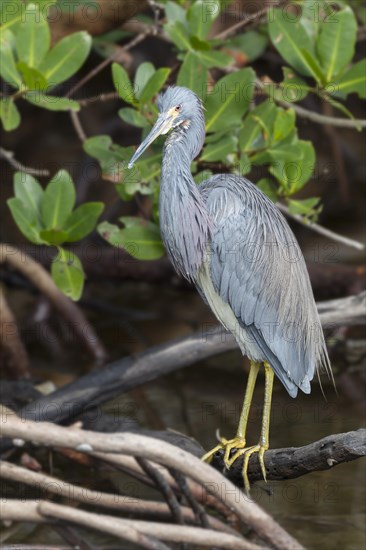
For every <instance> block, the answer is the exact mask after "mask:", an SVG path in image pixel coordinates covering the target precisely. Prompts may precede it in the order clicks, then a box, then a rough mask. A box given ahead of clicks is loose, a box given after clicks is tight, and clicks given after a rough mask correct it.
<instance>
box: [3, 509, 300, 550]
mask: <svg viewBox="0 0 366 550" xmlns="http://www.w3.org/2000/svg"><path fill="white" fill-rule="evenodd" d="M1 508H2V510H1V512H2V519H3V520H8V521H26V522H32V523H45V522H50V521H51V522H52V521H55V520H56V521H57V520H62V521H66V522H68V523H72V524H76V525H83V526H85V527H87V528H88V529H90V528H93V529H96V530H98V531H102V532H105V533H108V534H110V535H114V536H116V537H118V538H120V539H122V540H129V541H130V542H134V543H135V544H138V545H140V546H142V547H143V548H148V549H149V550H159V549H161V550H162V549H163V548H164V550H166V549H167V548H168V547H167V546H166V545H165V544H164V543H161V542H160V541H159V540H157V538H159V539H164V540H166V541H171V542H188V543H192V544H195V545H197V546H205V547H210V546H211V547H213V546H215V547H217V548H226V549H228V550H263V546H261V547H259V546H258V545H256V544H253V543H250V542H247V541H245V540H244V539H243V538H241V537H239V536H234V535H228V534H226V533H218V532H217V531H212V530H209V529H202V528H199V527H184V526H181V525H179V526H178V525H173V524H169V523H166V524H164V523H161V524H160V523H152V522H147V521H138V520H128V519H122V518H118V517H116V516H107V515H100V514H95V513H92V512H85V511H83V510H79V509H76V508H71V507H69V506H63V505H60V504H54V503H51V502H46V501H42V502H40V503H39V502H37V501H32V500H27V501H26V502H24V501H19V500H8V501H7V502H5V503H4V502H3V503H2V504H1ZM296 548H299V546H297V547H296Z"/></svg>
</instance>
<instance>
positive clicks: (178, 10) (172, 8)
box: [165, 1, 186, 24]
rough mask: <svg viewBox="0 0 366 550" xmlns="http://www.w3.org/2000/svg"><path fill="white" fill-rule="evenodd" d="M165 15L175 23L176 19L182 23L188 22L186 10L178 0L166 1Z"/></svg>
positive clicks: (169, 20) (170, 21)
mask: <svg viewBox="0 0 366 550" xmlns="http://www.w3.org/2000/svg"><path fill="white" fill-rule="evenodd" d="M165 15H166V18H167V20H168V23H175V22H176V21H180V22H181V23H184V24H186V11H185V9H183V8H182V7H181V6H179V5H178V4H177V3H176V2H170V1H169V2H166V4H165Z"/></svg>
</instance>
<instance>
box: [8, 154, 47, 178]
mask: <svg viewBox="0 0 366 550" xmlns="http://www.w3.org/2000/svg"><path fill="white" fill-rule="evenodd" d="M0 158H2V159H4V160H6V162H8V163H9V164H10V166H12V167H13V168H15V170H19V172H24V173H26V174H30V175H31V176H40V177H42V176H49V175H50V172H49V170H46V169H43V168H40V169H38V168H30V167H29V166H24V164H21V163H20V162H19V161H18V160H16V159H15V158H14V153H13V151H7V150H6V149H4V148H3V147H0Z"/></svg>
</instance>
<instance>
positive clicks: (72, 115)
mask: <svg viewBox="0 0 366 550" xmlns="http://www.w3.org/2000/svg"><path fill="white" fill-rule="evenodd" d="M70 118H71V122H72V125H73V126H74V129H75V132H76V133H77V136H78V138H79V139H80V141H81V143H84V141H86V140H87V139H88V136H87V135H86V133H85V131H84V128H83V127H82V125H81V122H80V118H79V115H78V113H76V112H75V111H70Z"/></svg>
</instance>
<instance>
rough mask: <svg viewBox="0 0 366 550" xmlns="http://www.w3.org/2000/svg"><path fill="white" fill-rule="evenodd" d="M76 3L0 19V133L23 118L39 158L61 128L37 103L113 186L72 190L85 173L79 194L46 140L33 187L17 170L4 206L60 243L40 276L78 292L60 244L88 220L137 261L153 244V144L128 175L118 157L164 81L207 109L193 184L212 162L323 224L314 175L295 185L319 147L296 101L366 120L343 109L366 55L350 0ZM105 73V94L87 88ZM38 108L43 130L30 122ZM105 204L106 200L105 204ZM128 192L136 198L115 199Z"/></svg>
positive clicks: (357, 86) (156, 159)
mask: <svg viewBox="0 0 366 550" xmlns="http://www.w3.org/2000/svg"><path fill="white" fill-rule="evenodd" d="M131 5H132V6H133V7H134V9H133V10H132V11H131V9H132V8H131ZM116 6H117V7H118V8H119V9H118V10H116ZM71 8H72V3H71V4H70V2H69V1H68V2H66V1H65V0H32V1H29V2H24V1H23V0H3V1H2V3H1V30H0V38H1V51H0V54H1V60H2V62H1V67H0V75H1V77H2V80H3V87H2V93H1V98H0V116H1V122H2V125H3V129H4V131H5V132H6V133H9V134H10V136H12V135H19V133H20V132H21V131H22V127H24V128H27V127H28V132H27V135H28V138H27V139H34V140H35V143H36V144H39V147H38V149H39V158H40V159H42V145H41V144H42V143H44V140H46V139H47V134H50V135H52V136H54V135H55V134H57V129H58V125H59V124H61V125H63V124H65V122H64V121H63V119H61V118H59V117H58V118H52V115H51V113H49V114H48V115H47V112H48V111H53V112H57V111H61V112H64V113H63V115H62V116H63V117H67V116H68V115H69V116H70V117H71V121H72V124H73V128H74V130H75V132H76V135H77V137H78V139H79V141H80V148H81V147H82V149H83V151H84V153H86V154H87V155H88V156H89V157H91V158H93V159H95V160H96V161H97V163H98V165H99V168H100V174H101V178H102V179H103V180H105V181H106V182H109V185H110V189H111V190H112V191H111V192H110V191H108V192H107V196H106V194H105V193H100V199H101V200H99V201H97V202H96V201H94V202H87V200H86V199H87V198H88V191H85V192H83V191H82V188H84V189H85V187H88V183H86V182H85V178H84V181H83V183H80V181H79V193H78V189H76V190H75V185H74V182H73V180H72V177H71V176H70V174H69V173H68V172H70V168H69V167H68V162H67V161H66V162H63V161H62V159H67V156H68V155H67V151H66V149H65V144H64V141H63V140H60V141H58V140H57V138H53V139H56V141H58V145H57V147H58V149H59V153H60V155H59V158H60V161H59V162H57V164H58V166H57V170H56V171H55V170H52V173H50V174H49V175H50V176H51V179H50V181H49V183H47V182H45V184H42V185H41V184H40V183H39V181H38V180H37V179H36V177H35V176H37V177H38V174H37V173H35V172H37V171H35V172H34V171H32V169H30V170H27V169H26V168H24V167H23V168H24V169H21V170H18V171H17V172H16V173H15V175H14V192H13V195H14V196H12V197H11V198H9V199H8V201H7V205H8V208H9V209H10V211H11V214H12V217H13V220H14V222H15V223H16V225H17V227H18V229H19V230H20V231H21V233H22V234H23V235H24V237H26V239H28V241H30V242H31V243H34V244H36V245H44V246H50V247H56V249H57V255H55V256H54V258H53V261H52V266H51V274H52V277H53V279H54V281H55V283H56V284H57V286H58V287H59V288H60V289H61V290H62V291H63V292H64V293H65V294H66V295H67V296H69V297H70V298H72V299H73V300H78V299H79V298H80V297H81V295H82V291H83V285H84V278H85V275H84V269H83V265H82V261H81V260H80V259H79V258H78V256H77V254H76V253H75V252H72V251H71V249H70V248H68V246H67V245H68V243H75V242H78V241H81V240H82V239H84V238H85V237H87V236H88V235H89V234H90V233H91V232H92V231H94V230H95V229H96V230H97V232H98V233H99V235H100V236H101V237H102V238H103V239H105V240H106V241H107V242H108V243H109V244H110V245H113V246H116V247H121V248H123V249H124V250H126V251H127V252H128V254H130V255H131V256H133V257H135V258H137V259H140V260H155V259H158V258H160V257H162V256H163V255H164V247H163V245H162V243H161V240H160V235H159V219H158V199H159V178H160V165H161V153H162V142H161V140H160V141H159V142H158V143H157V144H155V145H154V146H152V147H151V148H150V150H149V151H148V152H146V153H145V154H144V156H143V157H142V158H141V160H139V162H138V163H137V164H136V166H134V167H133V169H132V170H128V168H127V163H128V160H129V159H130V157H131V155H132V154H133V151H134V146H135V145H136V144H137V143H138V142H139V141H140V140H141V139H143V138H144V137H145V136H146V135H147V133H148V132H149V130H150V128H151V125H152V124H153V123H154V121H155V119H156V115H157V107H156V96H157V94H158V93H159V92H161V91H162V90H164V88H165V87H166V86H167V85H172V84H177V85H180V86H187V87H189V88H191V89H192V90H194V91H195V92H196V93H197V95H198V96H199V97H200V98H201V99H202V101H203V103H204V106H205V108H206V112H205V116H206V129H207V136H206V142H205V146H204V148H203V150H202V152H201V154H200V155H199V157H198V158H197V159H195V161H194V162H193V164H192V171H193V174H194V177H195V179H196V181H197V182H198V183H199V182H200V181H203V180H204V179H206V178H207V177H209V176H210V175H211V174H212V173H215V172H232V173H235V174H241V175H244V176H246V177H248V178H249V179H252V180H254V181H255V182H256V183H257V185H258V186H259V187H260V189H262V191H263V192H264V193H266V194H267V195H268V196H269V197H270V198H271V199H272V200H273V201H274V202H282V204H284V205H285V206H286V207H287V208H288V210H289V212H290V214H293V215H301V216H302V217H303V220H304V221H305V222H314V221H316V220H317V219H318V216H319V213H320V212H321V210H322V207H323V201H322V199H321V193H320V191H318V190H316V189H315V194H313V190H314V185H312V186H311V192H307V191H306V192H305V193H304V188H306V187H307V185H308V184H309V182H310V183H311V181H312V179H314V172H315V168H316V166H317V154H316V144H315V146H314V143H313V142H312V140H310V139H308V138H306V136H303V135H302V131H301V129H300V127H299V117H300V116H301V115H304V111H305V117H308V118H309V119H310V120H311V119H312V118H311V115H312V113H314V114H315V116H316V114H317V113H318V110H319V106H320V108H321V109H322V110H323V116H325V115H326V114H328V115H329V114H331V115H333V117H334V116H337V117H339V119H341V121H340V124H339V125H342V122H343V121H344V120H346V121H351V124H350V125H348V127H351V131H352V132H353V133H354V134H355V135H356V134H357V133H358V132H360V131H361V129H362V124H361V122H362V121H359V120H358V115H357V113H355V112H353V103H354V98H355V97H357V98H358V99H365V96H366V60H365V58H364V57H362V54H361V55H360V51H359V48H357V45H358V43H359V42H362V39H363V37H364V34H365V33H364V30H365V25H366V21H365V9H364V7H363V6H362V3H361V2H357V1H356V2H352V1H343V0H337V1H332V2H330V1H329V0H297V1H292V2H286V1H284V2H283V1H282V2H281V1H279V2H273V3H272V4H270V5H266V7H263V6H262V5H261V3H258V8H259V12H258V13H257V14H255V13H254V14H251V13H248V14H246V19H245V18H244V17H243V16H242V14H241V17H238V18H237V19H235V18H234V20H233V21H230V17H229V14H230V9H231V8H232V6H231V3H230V2H228V1H224V0H222V1H220V0H213V1H210V2H205V1H203V0H193V1H170V0H169V1H164V2H159V3H155V2H153V1H151V2H140V3H135V4H133V3H132V4H131V2H130V3H126V2H123V1H122V0H121V1H120V2H119V3H118V2H117V3H114V5H113V10H112V6H111V5H110V3H109V2H108V0H107V1H105V2H104V3H101V2H100V1H97V0H95V1H93V2H90V1H87V2H86V0H83V1H82V2H77V3H76V4H75V9H71ZM243 9H245V2H243ZM243 21H244V23H243ZM228 22H229V23H228ZM150 48H151V50H152V55H151V56H150V55H149V49H150ZM150 58H151V60H150ZM273 59H275V62H273ZM273 67H274V69H273ZM100 74H102V75H103V81H102V84H103V91H102V92H100V91H98V94H99V95H98V94H91V95H90V96H88V94H89V93H91V83H93V82H95V79H96V77H98V76H99V75H100ZM99 83H100V81H99ZM116 98H118V99H116ZM358 99H357V100H358ZM116 101H118V103H116ZM108 103H109V104H110V105H112V106H113V109H114V111H113V112H112V113H111V111H109V112H108V116H109V117H112V118H113V124H112V126H113V127H115V126H116V124H120V128H121V130H122V133H123V136H122V139H118V136H117V139H116V138H115V137H114V136H113V132H109V131H108V127H110V126H111V124H107V123H106V124H104V129H103V130H102V131H101V129H100V127H99V126H100V124H99V123H100V120H101V117H103V113H104V112H105V105H106V104H108ZM356 105H357V104H356ZM309 106H310V107H309ZM304 108H305V109H304ZM356 108H357V106H356ZM98 109H99V110H100V114H99V115H97V116H96V118H95V120H96V122H95V123H94V124H93V123H88V122H87V120H85V119H88V118H89V117H90V116H93V112H94V111H98ZM33 110H34V111H33ZM40 110H42V111H43V112H44V114H42V121H43V126H42V129H41V131H42V132H43V134H44V135H43V136H41V135H40V129H39V128H36V127H34V122H35V120H36V118H37V116H38V115H37V112H36V111H38V112H39V111H40ZM65 111H66V113H65ZM84 112H87V114H86V115H85V117H84ZM47 116H48V117H49V118H47ZM60 116H61V115H60ZM321 116H322V115H320V120H316V118H315V119H313V120H314V125H315V124H316V123H319V122H321V121H322V119H321ZM82 120H83V123H82V122H81V121H82ZM118 120H119V121H120V122H119V123H118V122H117V121H118ZM324 121H325V122H326V119H325V118H324ZM29 124H31V125H33V127H32V128H31V129H29ZM83 126H85V127H86V126H88V131H87V132H86V131H85V129H84V127H83ZM114 133H115V132H114ZM304 137H305V139H304ZM120 142H122V144H121V143H120ZM9 144H10V146H11V147H12V148H14V149H15V150H14V151H11V152H9V151H7V150H5V149H4V150H2V157H3V158H4V159H5V160H7V161H9V160H10V161H13V166H15V167H16V164H18V163H16V164H14V158H17V157H18V151H17V143H16V139H15V140H12V139H11V138H10V140H9ZM81 153H82V150H81V149H80V152H79V158H80V159H81V158H82V157H81ZM42 160H43V162H42V165H47V159H45V158H44V159H42ZM31 164H32V163H31ZM72 171H73V170H71V172H72ZM258 175H259V177H258ZM48 179H49V178H48ZM79 179H80V172H79ZM82 179H83V178H82ZM86 179H88V176H87V177H86ZM106 185H108V183H107V184H106ZM77 187H78V186H77ZM113 194H115V195H114V198H113ZM117 199H118V201H119V202H117V203H116V202H115V201H116V200H117ZM75 201H77V204H78V207H77V208H76V209H74V206H75ZM113 202H115V204H117V207H116V208H111V207H110V205H111V204H112V205H113ZM127 203H132V204H135V208H130V207H128V206H127V207H125V206H123V205H126V204H127ZM105 206H107V209H106V212H105V216H104V219H102V220H99V217H100V216H101V214H102V212H103V210H104V207H105ZM118 209H120V212H119V215H116V210H118ZM121 213H122V214H123V216H120V214H121ZM116 217H117V219H116ZM116 222H118V223H116ZM13 233H15V231H14V229H11V231H10V234H13ZM8 238H9V234H8ZM65 245H66V248H65Z"/></svg>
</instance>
